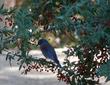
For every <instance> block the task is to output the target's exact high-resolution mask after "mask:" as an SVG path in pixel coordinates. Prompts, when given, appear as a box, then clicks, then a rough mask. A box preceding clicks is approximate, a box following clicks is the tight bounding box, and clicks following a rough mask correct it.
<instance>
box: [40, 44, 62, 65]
mask: <svg viewBox="0 0 110 85" xmlns="http://www.w3.org/2000/svg"><path fill="white" fill-rule="evenodd" d="M41 51H42V53H43V55H44V56H45V57H47V58H49V59H51V60H53V61H54V62H55V63H56V64H58V65H59V67H61V65H60V63H59V60H58V58H57V55H56V52H55V50H54V48H53V47H52V46H51V45H48V46H45V48H42V49H41Z"/></svg>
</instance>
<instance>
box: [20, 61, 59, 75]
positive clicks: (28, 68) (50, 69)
mask: <svg viewBox="0 0 110 85" xmlns="http://www.w3.org/2000/svg"><path fill="white" fill-rule="evenodd" d="M23 68H24V71H23V72H22V73H23V74H27V73H28V72H30V71H31V70H35V71H37V72H43V71H46V72H53V73H55V72H56V69H57V67H46V65H45V66H44V65H41V64H36V63H34V64H30V65H28V66H23Z"/></svg>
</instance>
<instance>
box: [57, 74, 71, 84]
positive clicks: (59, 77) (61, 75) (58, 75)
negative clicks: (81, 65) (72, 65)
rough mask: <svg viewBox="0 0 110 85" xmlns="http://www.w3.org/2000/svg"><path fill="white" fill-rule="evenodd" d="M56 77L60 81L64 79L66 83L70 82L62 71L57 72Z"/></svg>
mask: <svg viewBox="0 0 110 85" xmlns="http://www.w3.org/2000/svg"><path fill="white" fill-rule="evenodd" d="M57 78H58V80H60V81H64V82H66V83H67V84H68V83H69V82H70V77H69V76H65V75H64V74H63V73H61V72H60V73H58V74H57Z"/></svg>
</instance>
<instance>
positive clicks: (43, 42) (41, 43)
mask: <svg viewBox="0 0 110 85" xmlns="http://www.w3.org/2000/svg"><path fill="white" fill-rule="evenodd" d="M47 44H49V43H48V41H47V40H46V39H40V40H39V41H38V45H47Z"/></svg>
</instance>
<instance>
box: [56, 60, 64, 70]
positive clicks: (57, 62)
mask: <svg viewBox="0 0 110 85" xmlns="http://www.w3.org/2000/svg"><path fill="white" fill-rule="evenodd" d="M55 63H56V64H57V65H58V67H60V68H61V67H62V66H61V64H60V62H59V61H58V60H56V61H55Z"/></svg>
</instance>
